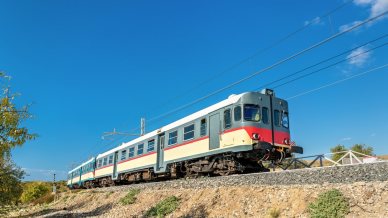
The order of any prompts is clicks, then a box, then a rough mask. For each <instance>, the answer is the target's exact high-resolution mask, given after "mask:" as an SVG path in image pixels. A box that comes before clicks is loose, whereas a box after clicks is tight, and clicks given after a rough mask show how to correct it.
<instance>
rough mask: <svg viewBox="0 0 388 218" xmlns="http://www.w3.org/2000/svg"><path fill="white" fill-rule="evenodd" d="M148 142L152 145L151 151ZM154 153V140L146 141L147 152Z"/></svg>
mask: <svg viewBox="0 0 388 218" xmlns="http://www.w3.org/2000/svg"><path fill="white" fill-rule="evenodd" d="M150 142H153V143H152V150H151V149H150ZM151 151H155V139H151V140H148V142H147V152H151Z"/></svg>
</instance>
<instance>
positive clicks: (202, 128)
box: [199, 118, 207, 137]
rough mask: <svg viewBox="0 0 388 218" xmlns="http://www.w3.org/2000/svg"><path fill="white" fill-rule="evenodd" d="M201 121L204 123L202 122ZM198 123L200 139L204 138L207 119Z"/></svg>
mask: <svg viewBox="0 0 388 218" xmlns="http://www.w3.org/2000/svg"><path fill="white" fill-rule="evenodd" d="M202 121H205V122H202ZM199 122H200V125H199V135H200V136H201V137H203V136H206V135H207V119H206V118H202V119H201V120H200V121H199Z"/></svg>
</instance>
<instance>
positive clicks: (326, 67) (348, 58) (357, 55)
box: [273, 42, 388, 89]
mask: <svg viewBox="0 0 388 218" xmlns="http://www.w3.org/2000/svg"><path fill="white" fill-rule="evenodd" d="M387 44H388V42H386V43H384V44H381V45H378V46H376V47H374V48H371V49H369V50H366V51H363V52H360V53H358V54H356V55H352V56H350V57H347V58H345V59H342V60H340V61H337V62H335V63H333V64H330V65H328V66H325V67H323V68H320V69H318V70H315V71H313V72H311V73H308V74H304V75H301V76H299V77H296V78H294V79H292V80H289V81H287V82H284V83H282V84H280V85H277V86H275V87H273V89H276V88H279V87H281V86H284V85H287V84H289V83H292V82H295V81H297V80H300V79H302V78H305V77H307V76H311V75H313V74H315V73H318V72H320V71H322V70H326V69H328V68H330V67H333V66H335V65H338V64H340V63H343V62H345V61H348V60H351V59H353V58H356V57H359V56H361V55H363V54H366V53H369V52H371V51H373V50H375V49H378V48H382V47H384V46H386V45H387Z"/></svg>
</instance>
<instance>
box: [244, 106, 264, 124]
mask: <svg viewBox="0 0 388 218" xmlns="http://www.w3.org/2000/svg"><path fill="white" fill-rule="evenodd" d="M246 106H257V111H258V112H259V120H257V121H256V120H253V119H251V120H247V119H245V118H246V116H245V107H246ZM243 111H244V112H243V117H244V121H247V122H257V123H258V122H260V121H261V111H260V105H258V104H244V108H243Z"/></svg>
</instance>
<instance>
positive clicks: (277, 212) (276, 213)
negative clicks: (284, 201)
mask: <svg viewBox="0 0 388 218" xmlns="http://www.w3.org/2000/svg"><path fill="white" fill-rule="evenodd" d="M268 215H269V217H271V218H278V217H279V216H280V210H279V209H277V208H272V209H271V210H270V211H269V214H268Z"/></svg>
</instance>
